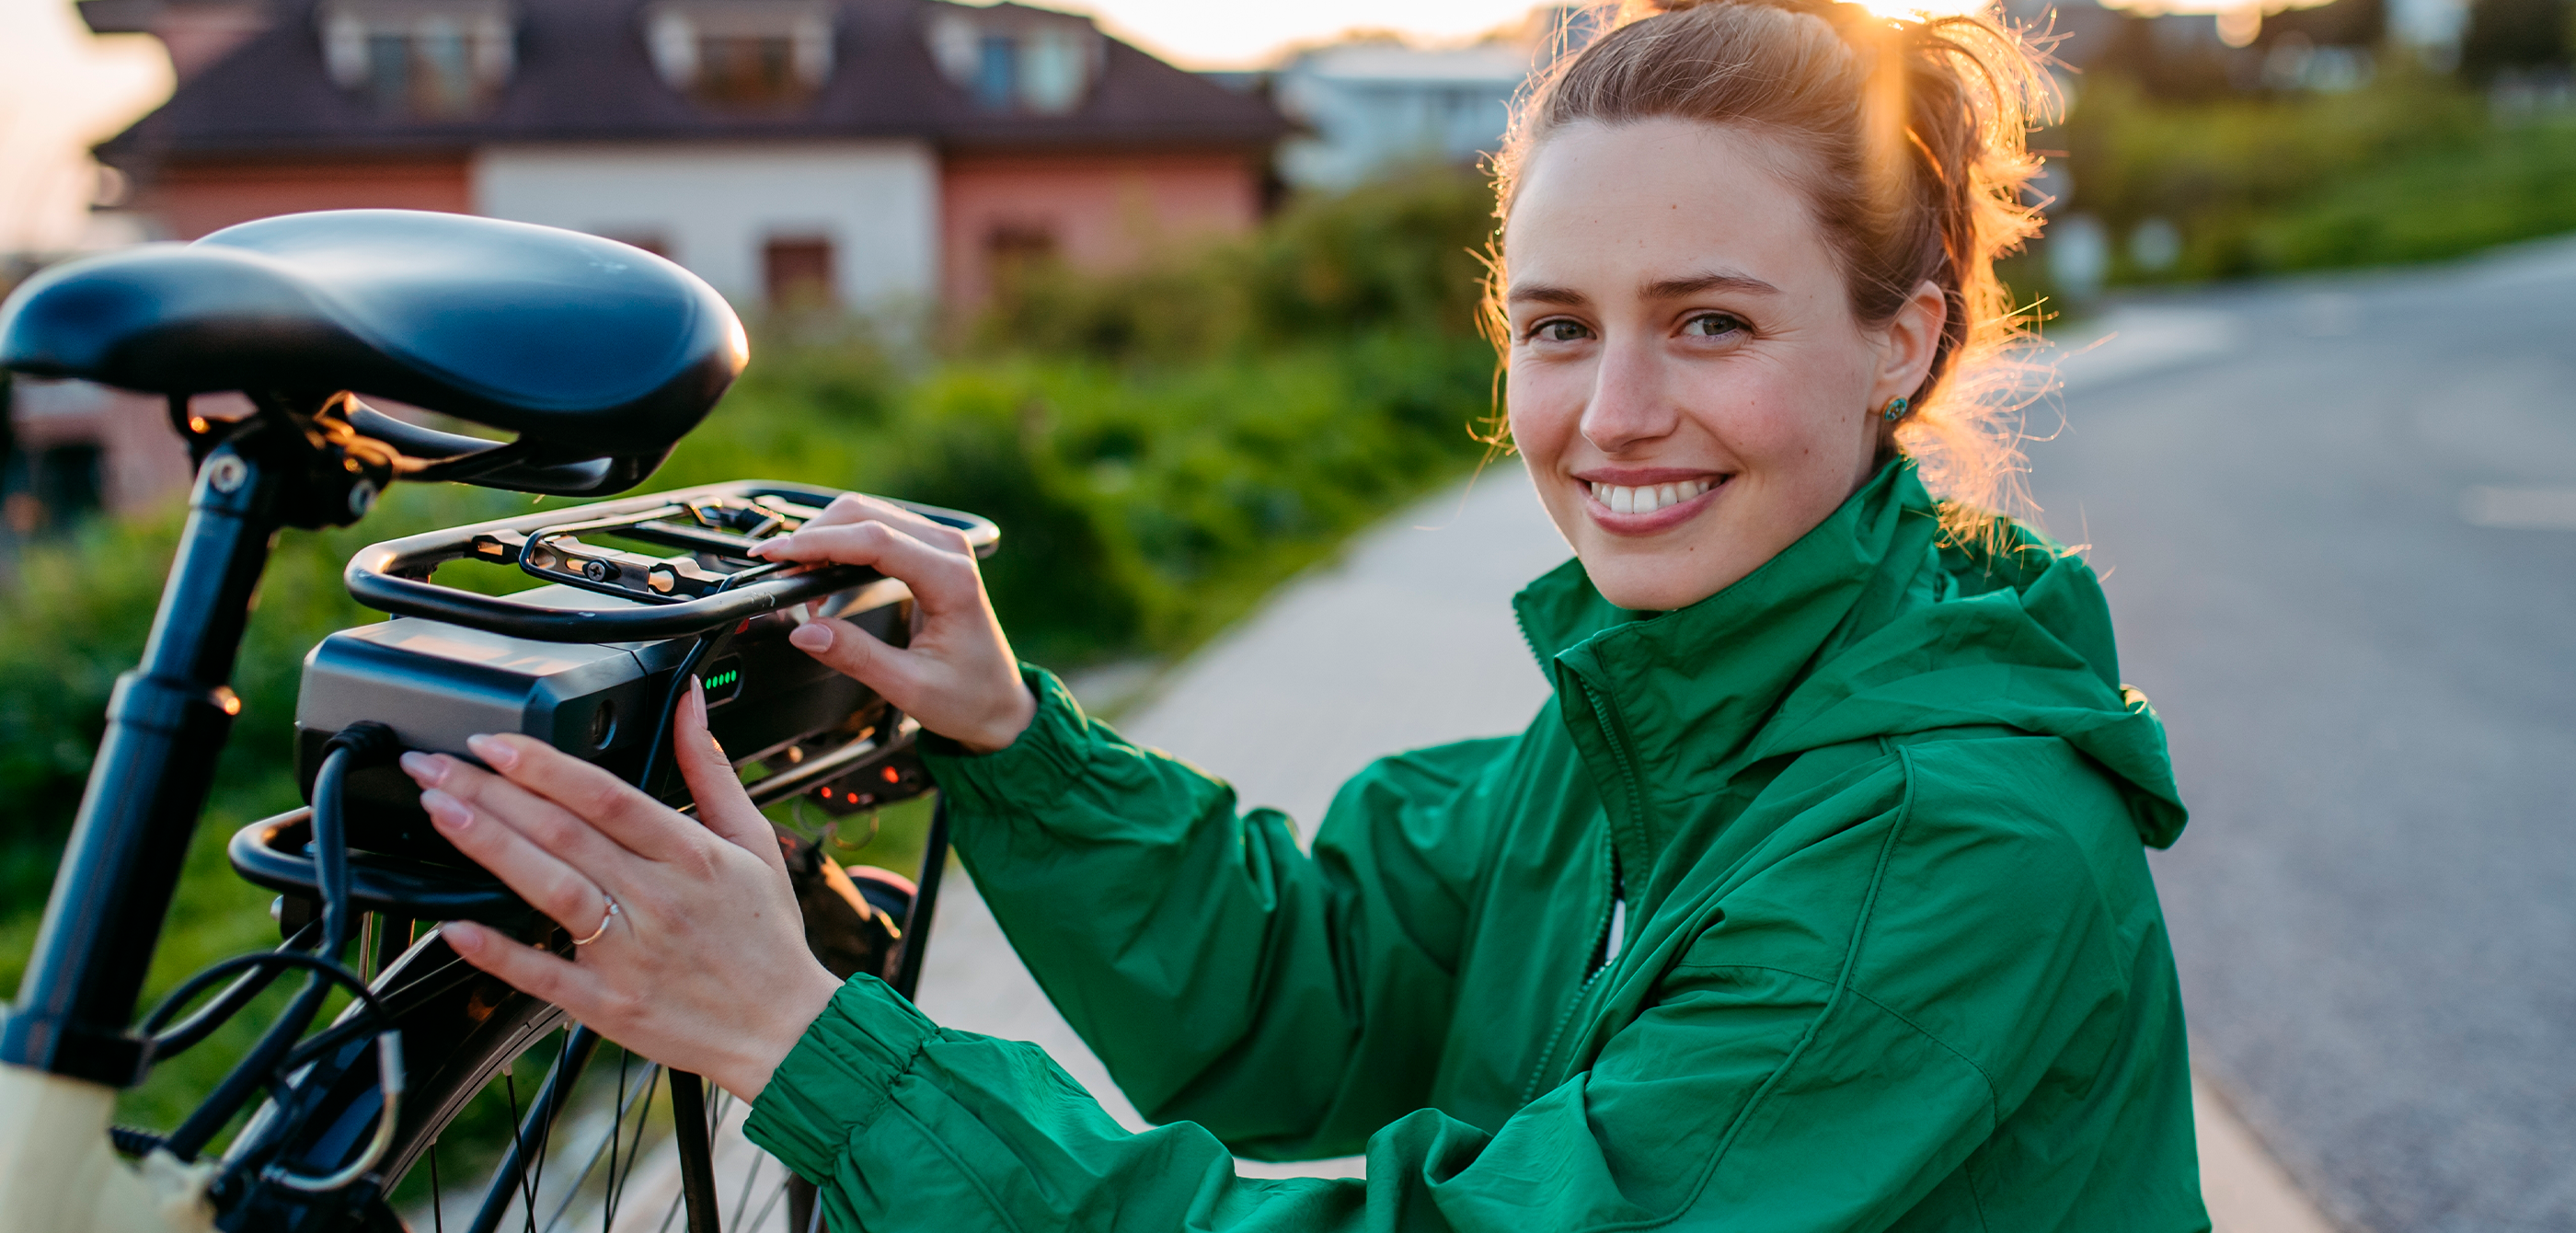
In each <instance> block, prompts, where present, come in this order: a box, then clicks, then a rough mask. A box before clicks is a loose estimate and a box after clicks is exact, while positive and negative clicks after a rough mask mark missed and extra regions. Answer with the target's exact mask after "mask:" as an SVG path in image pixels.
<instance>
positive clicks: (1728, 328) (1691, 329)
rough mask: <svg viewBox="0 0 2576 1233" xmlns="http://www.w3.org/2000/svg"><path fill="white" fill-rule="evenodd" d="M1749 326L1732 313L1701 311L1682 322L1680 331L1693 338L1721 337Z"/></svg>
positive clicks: (1739, 331) (1741, 330)
mask: <svg viewBox="0 0 2576 1233" xmlns="http://www.w3.org/2000/svg"><path fill="white" fill-rule="evenodd" d="M1751 328H1753V327H1751V326H1748V325H1746V324H1745V323H1744V318H1742V317H1739V316H1736V315H1735V314H1734V313H1701V314H1699V315H1698V316H1696V317H1693V318H1691V319H1690V320H1688V321H1685V322H1683V323H1682V333H1684V334H1687V335H1690V336H1692V337H1694V338H1723V337H1725V336H1726V335H1729V334H1736V333H1741V332H1743V331H1745V330H1749V329H1751Z"/></svg>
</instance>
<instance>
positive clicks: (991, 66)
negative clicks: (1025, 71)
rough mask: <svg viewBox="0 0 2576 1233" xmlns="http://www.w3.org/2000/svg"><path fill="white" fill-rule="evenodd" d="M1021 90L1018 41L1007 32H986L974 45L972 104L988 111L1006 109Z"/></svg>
mask: <svg viewBox="0 0 2576 1233" xmlns="http://www.w3.org/2000/svg"><path fill="white" fill-rule="evenodd" d="M1019 94H1020V41H1019V40H1018V39H1015V38H1012V37H1011V36H1009V35H1007V34H987V35H985V36H984V37H983V38H981V39H979V40H977V41H976V45H975V104H976V106H979V107H982V108H984V109H985V110H987V111H1008V110H1010V106H1011V102H1012V100H1014V99H1016V98H1018V97H1019Z"/></svg>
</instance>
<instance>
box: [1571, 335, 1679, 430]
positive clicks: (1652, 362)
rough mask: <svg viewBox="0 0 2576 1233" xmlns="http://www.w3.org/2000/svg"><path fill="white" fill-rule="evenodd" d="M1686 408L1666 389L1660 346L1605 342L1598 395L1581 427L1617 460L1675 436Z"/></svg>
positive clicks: (1595, 379)
mask: <svg viewBox="0 0 2576 1233" xmlns="http://www.w3.org/2000/svg"><path fill="white" fill-rule="evenodd" d="M1680 419H1681V408H1680V405H1679V404H1678V403H1676V402H1675V401H1674V400H1673V398H1672V397H1671V396H1670V392H1669V391H1668V390H1667V388H1666V381H1665V373H1664V371H1663V366H1662V364H1661V363H1660V362H1659V357H1658V356H1657V355H1656V354H1655V349H1654V348H1653V347H1651V346H1647V345H1645V344H1644V343H1643V342H1642V340H1639V341H1623V340H1621V339H1619V338H1617V337H1615V336H1614V337H1612V338H1610V339H1607V340H1605V341H1604V345H1603V347H1602V349H1601V364H1600V367H1599V368H1597V369H1595V370H1594V376H1593V381H1592V398H1591V400H1590V401H1589V402H1587V403H1585V404H1584V407H1583V418H1582V419H1581V420H1580V421H1579V422H1578V423H1577V428H1578V429H1579V430H1580V431H1581V432H1582V433H1583V439H1584V440H1586V441H1589V442H1591V443H1592V446H1593V448H1595V449H1598V450H1600V451H1601V452H1602V453H1604V454H1607V455H1609V456H1611V457H1613V458H1616V457H1618V456H1620V455H1622V454H1626V453H1630V452H1633V451H1634V450H1636V449H1637V448H1638V447H1639V446H1642V445H1645V444H1647V443H1648V442H1652V441H1657V440H1660V439H1662V438H1664V437H1668V436H1671V435H1672V433H1673V429H1674V427H1675V426H1676V425H1677V424H1678V423H1679V422H1680Z"/></svg>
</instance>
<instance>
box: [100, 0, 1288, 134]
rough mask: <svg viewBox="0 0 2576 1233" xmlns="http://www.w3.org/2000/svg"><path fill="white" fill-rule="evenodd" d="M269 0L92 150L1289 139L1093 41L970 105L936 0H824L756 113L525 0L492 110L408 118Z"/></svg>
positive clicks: (1110, 43)
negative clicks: (934, 21)
mask: <svg viewBox="0 0 2576 1233" xmlns="http://www.w3.org/2000/svg"><path fill="white" fill-rule="evenodd" d="M274 3H275V10H276V16H277V20H276V23H275V24H274V25H272V26H271V27H269V29H268V30H267V31H265V32H264V33H262V34H259V35H257V36H255V37H253V38H251V39H250V40H248V41H246V42H244V43H243V44H242V45H241V46H240V47H239V48H237V49H235V50H234V51H233V52H232V53H231V54H229V55H226V56H225V57H224V58H223V59H221V60H219V61H217V62H215V63H214V64H212V65H209V66H208V67H207V68H206V69H205V70H204V71H202V72H200V73H198V74H197V75H195V76H193V77H191V78H190V79H188V80H187V81H185V82H183V83H182V84H181V85H180V86H179V88H178V90H177V92H176V93H174V94H173V95H172V96H171V98H170V101H169V102H167V103H165V104H163V105H162V106H161V108H160V109H159V110H156V111H154V112H153V113H152V114H151V115H149V116H146V117H145V118H144V119H143V120H142V121H140V122H139V123H137V124H136V125H135V126H134V127H132V128H130V129H128V130H126V131H125V132H124V133H121V134H119V135H118V136H116V137H115V138H113V139H111V140H109V141H108V142H107V143H105V144H104V145H102V146H100V147H99V153H100V154H101V156H102V157H104V158H106V159H107V160H108V161H110V162H115V163H125V164H132V163H135V162H149V161H155V160H157V159H158V158H160V157H163V156H168V155H179V156H182V157H185V156H213V155H229V156H244V155H250V156H257V155H274V156H286V157H292V156H296V155H310V154H333V155H348V154H378V155H398V154H421V155H428V154H439V153H451V152H453V153H461V152H462V151H464V150H466V149H470V148H472V147H474V146H479V145H485V144H490V143H496V142H625V141H766V140H814V139H817V138H862V137H910V138H917V139H924V140H928V141H931V142H933V143H935V144H937V145H940V146H942V147H946V148H951V149H1049V148H1059V149H1073V148H1081V149H1098V148H1127V149H1157V148H1159V149H1170V148H1200V149H1204V148H1207V147H1211V146H1217V147H1230V148H1243V149H1259V148H1262V147H1266V146H1267V145H1269V144H1270V143H1271V142H1274V141H1276V140H1278V139H1279V138H1280V137H1282V136H1284V135H1286V134H1287V133H1288V132H1289V131H1290V122H1289V121H1288V119H1287V118H1286V117H1284V116H1283V115H1281V114H1280V112H1279V111H1278V109H1277V108H1275V107H1273V106H1272V105H1271V104H1270V103H1269V102H1268V101H1267V100H1265V99H1260V98H1255V97H1251V96H1247V95H1243V94H1238V93H1236V92H1234V91H1231V90H1227V89H1225V88H1224V87H1222V86H1220V85H1217V84H1215V83H1213V82H1210V81H1206V80H1203V79H1201V78H1199V77H1198V76H1197V75H1195V74H1192V73H1188V72H1185V71H1183V70H1181V69H1179V68H1175V67H1173V66H1172V65H1170V64H1166V63H1164V62H1163V61H1161V60H1158V59H1156V58H1154V57H1153V56H1150V55H1147V54H1146V53H1144V52H1142V51H1139V50H1137V49H1136V48H1134V47H1131V46H1129V45H1127V44H1125V43H1122V42H1119V41H1117V40H1116V39H1108V38H1106V37H1105V36H1104V43H1105V54H1104V57H1103V59H1102V62H1101V65H1100V69H1099V74H1098V77H1097V79H1096V80H1095V81H1094V82H1093V83H1092V85H1091V88H1090V90H1089V92H1088V93H1087V94H1086V95H1085V96H1084V98H1083V100H1082V102H1081V104H1080V105H1079V106H1077V107H1076V108H1075V109H1074V110H1073V111H1071V112H1069V113H1066V114H1063V115H1038V114H1032V113H1026V112H997V111H990V110H984V109H981V108H979V107H977V106H976V105H975V103H974V101H973V100H972V99H971V98H970V97H969V96H968V95H967V93H966V92H965V91H964V90H962V89H960V88H959V87H958V86H956V85H955V84H953V83H952V82H950V81H949V80H948V79H947V78H946V77H944V76H942V75H941V74H940V72H939V70H938V68H937V67H936V65H935V64H934V63H933V62H932V59H931V54H930V49H929V45H928V43H927V41H926V39H925V37H924V34H925V25H926V22H927V21H928V19H929V18H930V17H931V16H933V15H934V14H936V13H937V12H939V11H940V10H943V9H949V8H955V7H962V6H951V5H946V4H942V3H939V2H938V0H837V3H836V7H837V8H838V10H839V13H840V20H839V21H838V22H837V23H836V26H835V31H834V39H835V45H834V48H833V69H832V74H831V78H830V80H829V81H827V82H826V83H824V85H823V88H822V89H821V91H820V92H819V93H818V94H817V96H816V97H815V98H814V100H813V101H812V103H811V104H810V105H809V106H805V107H803V108H800V109H798V110H797V111H795V112H793V113H766V114H741V113H729V112H725V111H720V110H711V109H709V108H707V107H706V106H704V105H702V104H700V103H698V102H696V101H694V100H692V99H690V98H688V97H687V96H685V95H683V94H681V93H680V92H678V91H676V90H673V89H672V88H671V87H670V86H668V85H667V84H665V83H664V82H663V80H662V79H661V77H660V76H659V75H658V74H656V73H655V71H654V68H653V64H652V60H651V58H650V56H649V54H648V53H647V51H646V47H645V43H644V30H643V27H644V22H643V17H642V10H643V7H644V0H523V3H522V4H521V5H520V6H519V8H518V14H519V15H518V32H517V39H516V48H517V66H516V68H515V69H514V70H513V72H512V74H511V77H510V80H509V82H508V84H507V85H506V86H505V87H504V88H503V90H502V93H501V96H500V98H499V100H498V102H497V104H496V105H495V106H494V107H492V108H491V110H490V111H489V112H488V113H487V114H484V115H482V116H479V117H476V118H474V119H470V120H428V119H417V118H412V117H409V116H401V115H388V114H385V113H384V112H382V111H380V110H379V109H378V108H377V107H376V106H375V105H374V104H373V102H372V101H371V100H370V99H369V98H368V97H367V96H366V95H365V93H364V92H362V91H352V90H347V89H343V88H341V87H340V86H338V85H336V84H335V83H333V82H332V80H331V78H330V75H329V73H328V72H327V70H326V69H325V67H324V65H323V60H322V48H321V39H320V38H319V37H318V35H317V33H316V22H315V15H314V9H315V7H316V4H317V3H318V0H274ZM995 7H1003V8H1017V7H1019V6H1016V5H1009V6H995ZM964 11H967V12H977V11H990V10H979V9H966V10H964Z"/></svg>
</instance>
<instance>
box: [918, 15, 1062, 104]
mask: <svg viewBox="0 0 2576 1233" xmlns="http://www.w3.org/2000/svg"><path fill="white" fill-rule="evenodd" d="M930 50H931V55H932V58H934V59H936V60H937V61H938V62H939V70H940V72H941V73H942V74H944V75H946V76H947V78H948V80H949V81H951V82H953V83H955V84H956V85H957V86H958V87H959V88H960V89H963V90H964V91H966V95H967V97H969V98H971V99H973V100H975V105H976V107H977V108H979V109H981V110H984V111H998V112H1010V111H1028V112H1035V113H1037V114H1039V115H1063V114H1065V113H1067V112H1070V111H1072V110H1073V109H1074V108H1076V107H1079V106H1081V105H1082V98H1083V95H1084V93H1085V92H1087V91H1088V90H1090V88H1091V83H1092V80H1093V79H1094V78H1096V77H1097V76H1098V75H1099V71H1100V61H1101V58H1102V56H1103V54H1104V51H1105V49H1104V47H1103V46H1102V42H1101V38H1100V32H1099V31H1098V30H1097V29H1095V28H1093V26H1092V24H1091V23H1090V22H1089V21H1087V20H1085V19H1083V18H1080V17H1075V16H1072V15H1071V14H1066V13H1052V12H1048V11H1046V10H1043V9H1028V8H1021V7H1019V6H1017V5H996V6H994V7H992V8H988V9H980V10H971V11H966V12H959V11H955V10H950V11H947V12H943V13H941V14H940V15H939V16H938V17H937V18H935V19H933V21H932V24H931V27H930Z"/></svg>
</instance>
